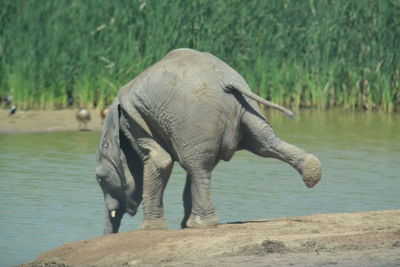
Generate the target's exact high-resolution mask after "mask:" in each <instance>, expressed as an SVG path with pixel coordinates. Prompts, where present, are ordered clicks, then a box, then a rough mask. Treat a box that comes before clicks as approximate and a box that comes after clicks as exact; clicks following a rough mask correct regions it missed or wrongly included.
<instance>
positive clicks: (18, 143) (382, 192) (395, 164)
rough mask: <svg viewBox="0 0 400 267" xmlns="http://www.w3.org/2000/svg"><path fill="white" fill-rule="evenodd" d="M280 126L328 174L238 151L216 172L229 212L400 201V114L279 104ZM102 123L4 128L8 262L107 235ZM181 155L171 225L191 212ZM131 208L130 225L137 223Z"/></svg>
mask: <svg viewBox="0 0 400 267" xmlns="http://www.w3.org/2000/svg"><path fill="white" fill-rule="evenodd" d="M270 121H271V123H272V124H273V126H274V128H275V130H276V132H277V134H278V136H280V137H281V138H283V139H285V140H286V141H288V142H290V143H293V144H296V145H298V146H300V147H303V148H305V149H307V150H308V151H310V152H313V153H315V154H316V155H317V156H318V157H319V158H320V159H321V161H322V164H323V178H322V180H321V182H320V183H319V184H318V185H317V186H316V187H315V188H313V189H308V188H306V187H305V185H304V184H303V182H302V180H301V178H300V176H299V175H298V174H297V173H296V171H295V170H294V169H292V168H291V167H290V166H289V165H287V164H284V163H282V162H280V161H277V160H273V159H265V158H261V157H257V156H255V155H252V154H250V153H248V152H244V151H241V152H238V153H237V154H236V155H235V156H234V158H233V159H232V160H231V161H230V162H221V163H220V164H219V165H218V167H217V168H216V170H215V171H214V173H213V180H212V191H213V192H212V194H213V199H214V203H215V206H216V211H217V214H218V216H219V218H220V222H222V223H223V222H233V221H243V220H253V219H263V218H273V217H282V216H297V215H307V214H316V213H332V212H352V211H367V210H378V209H398V208H400V193H399V190H400V134H399V133H400V116H398V115H391V116H390V115H386V114H352V113H339V112H325V113H322V112H302V114H301V116H300V117H299V118H298V119H297V120H294V121H292V120H289V119H287V118H284V117H282V116H281V115H275V114H271V117H270ZM99 135H100V134H99V133H97V132H76V133H70V132H69V133H43V134H14V135H0V240H1V241H0V266H11V265H16V264H19V263H23V262H27V261H30V260H32V259H33V258H34V257H36V256H37V255H38V254H39V253H41V252H44V251H46V250H48V249H51V248H54V247H57V246H60V245H62V244H64V243H66V242H72V241H79V240H83V239H88V238H93V237H97V236H99V235H101V233H102V230H103V229H102V228H103V200H102V194H101V191H100V188H99V186H98V185H97V183H96V181H95V179H94V168H95V152H96V148H97V143H98V140H99ZM184 180H185V174H184V172H183V171H182V169H181V168H180V167H179V165H178V164H175V167H174V172H173V174H172V177H171V179H170V182H169V184H168V187H167V190H166V194H165V206H166V217H167V221H168V225H169V228H179V225H180V220H181V218H182V215H183V207H182V201H181V198H182V196H181V195H182V191H183V185H184ZM141 218H142V215H141V214H138V215H137V216H136V217H134V218H131V217H129V216H126V217H125V218H124V220H123V222H122V227H121V231H129V230H132V229H136V228H137V227H138V224H139V223H140V221H141Z"/></svg>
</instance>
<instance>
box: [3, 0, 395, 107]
mask: <svg viewBox="0 0 400 267" xmlns="http://www.w3.org/2000/svg"><path fill="white" fill-rule="evenodd" d="M178 47H190V48H195V49H199V50H203V51H209V52H211V53H213V54H215V55H216V56H218V57H220V58H221V59H223V60H224V61H225V62H227V63H228V64H230V65H231V66H233V67H234V68H235V69H236V70H238V72H239V73H241V74H242V75H243V77H244V78H245V79H246V80H247V81H248V82H249V84H250V86H251V87H252V88H253V91H255V92H257V93H258V94H260V95H261V96H262V97H265V98H267V99H269V100H272V101H274V102H277V103H280V104H284V105H287V106H291V107H292V108H296V107H318V108H330V107H335V106H337V107H344V108H348V109H367V110H371V109H377V110H384V111H393V110H396V109H400V90H399V79H400V1H398V0H354V1H348V0H268V1H267V0H258V1H256V0H250V1H242V0H219V1H216V0H168V1H161V0H158V1H157V0H136V1H132V0H117V1H108V0H42V1H39V0H2V1H0V96H1V95H6V94H11V95H13V97H14V100H13V101H14V102H15V103H16V104H18V105H19V106H20V107H21V108H61V107H66V105H67V99H68V98H69V97H71V96H73V97H74V99H75V103H74V105H76V106H88V107H102V106H104V105H106V104H108V103H110V101H112V99H113V98H114V97H115V95H116V92H117V91H118V89H119V87H120V86H122V85H123V84H125V83H127V82H128V81H130V80H131V79H133V78H134V77H135V76H136V75H137V74H138V73H140V72H141V71H142V70H143V69H144V68H146V67H148V66H149V65H151V64H152V63H154V62H155V61H157V60H159V59H160V58H161V57H162V56H163V55H164V54H165V53H167V52H168V51H169V50H171V49H173V48H178Z"/></svg>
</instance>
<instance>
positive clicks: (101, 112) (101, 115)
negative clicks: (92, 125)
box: [100, 108, 108, 124]
mask: <svg viewBox="0 0 400 267" xmlns="http://www.w3.org/2000/svg"><path fill="white" fill-rule="evenodd" d="M107 113H108V108H103V109H102V110H100V117H101V124H103V122H104V119H105V118H106V116H107Z"/></svg>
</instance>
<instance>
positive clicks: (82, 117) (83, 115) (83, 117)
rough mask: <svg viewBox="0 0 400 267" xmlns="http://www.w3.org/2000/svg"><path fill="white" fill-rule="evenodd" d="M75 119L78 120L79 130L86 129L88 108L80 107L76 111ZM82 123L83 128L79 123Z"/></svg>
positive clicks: (88, 114) (88, 118)
mask: <svg viewBox="0 0 400 267" xmlns="http://www.w3.org/2000/svg"><path fill="white" fill-rule="evenodd" d="M76 119H77V120H78V122H79V129H80V130H81V131H87V130H88V129H87V123H88V122H89V121H90V119H91V118H90V112H89V110H87V109H85V108H80V109H79V110H78V112H77V113H76ZM82 123H83V125H84V128H82V127H81V124H82Z"/></svg>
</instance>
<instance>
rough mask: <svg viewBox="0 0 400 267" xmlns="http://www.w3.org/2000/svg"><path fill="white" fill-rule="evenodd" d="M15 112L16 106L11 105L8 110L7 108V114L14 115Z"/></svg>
mask: <svg viewBox="0 0 400 267" xmlns="http://www.w3.org/2000/svg"><path fill="white" fill-rule="evenodd" d="M16 112H17V107H16V106H12V107H11V108H10V109H9V110H8V116H11V115H14V114H15V113H16Z"/></svg>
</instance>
